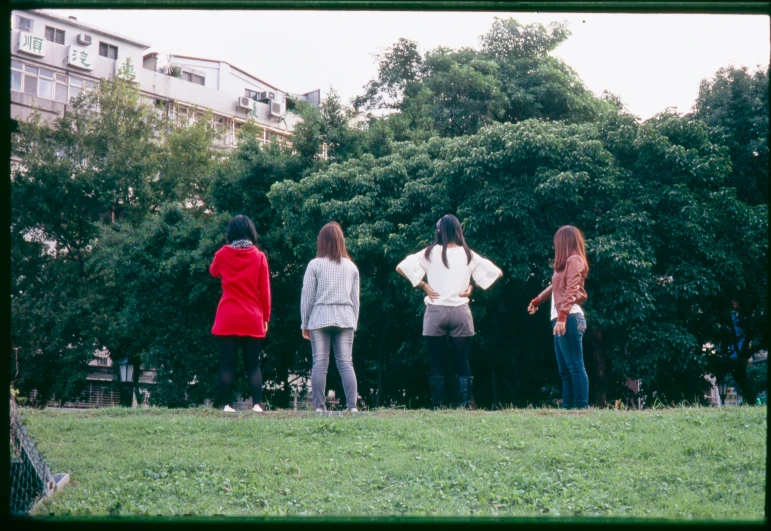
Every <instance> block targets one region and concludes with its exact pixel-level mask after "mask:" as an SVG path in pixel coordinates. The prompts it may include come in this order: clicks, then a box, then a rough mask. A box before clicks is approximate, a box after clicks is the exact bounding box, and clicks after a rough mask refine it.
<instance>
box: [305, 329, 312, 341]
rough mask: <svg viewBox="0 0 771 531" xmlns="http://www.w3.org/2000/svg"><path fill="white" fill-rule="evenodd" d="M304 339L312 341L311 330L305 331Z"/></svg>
mask: <svg viewBox="0 0 771 531" xmlns="http://www.w3.org/2000/svg"><path fill="white" fill-rule="evenodd" d="M303 338H304V339H307V340H309V341H310V339H311V333H310V331H309V330H303Z"/></svg>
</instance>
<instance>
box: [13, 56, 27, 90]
mask: <svg viewBox="0 0 771 531" xmlns="http://www.w3.org/2000/svg"><path fill="white" fill-rule="evenodd" d="M23 69H24V65H23V64H22V63H21V62H20V61H11V90H15V91H17V92H21V80H22V77H23V76H24V74H22V73H21V71H22V70H23Z"/></svg>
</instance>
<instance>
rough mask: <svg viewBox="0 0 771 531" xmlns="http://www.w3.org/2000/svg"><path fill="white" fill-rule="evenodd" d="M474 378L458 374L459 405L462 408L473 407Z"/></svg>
mask: <svg viewBox="0 0 771 531" xmlns="http://www.w3.org/2000/svg"><path fill="white" fill-rule="evenodd" d="M473 380H474V378H473V377H471V376H458V407H459V408H461V409H468V408H469V407H471V390H472V388H473Z"/></svg>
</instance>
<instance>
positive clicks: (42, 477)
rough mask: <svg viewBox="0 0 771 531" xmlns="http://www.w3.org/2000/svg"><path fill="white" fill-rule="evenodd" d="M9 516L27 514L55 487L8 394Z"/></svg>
mask: <svg viewBox="0 0 771 531" xmlns="http://www.w3.org/2000/svg"><path fill="white" fill-rule="evenodd" d="M10 400H11V405H10V410H11V419H10V420H11V506H10V512H11V514H25V513H27V512H29V510H30V509H32V507H33V506H34V504H35V502H36V501H38V500H39V499H40V498H41V497H42V496H44V495H46V494H48V493H49V492H51V491H52V490H54V489H55V488H56V479H57V478H55V477H54V475H53V474H51V471H50V470H49V468H48V465H47V464H46V462H45V460H44V459H43V456H42V455H40V452H39V451H38V449H37V444H36V443H35V442H33V441H32V438H31V437H30V436H29V434H28V433H27V429H26V428H25V427H24V426H23V425H22V423H21V417H20V416H19V411H18V407H17V405H16V400H14V398H13V395H11V398H10Z"/></svg>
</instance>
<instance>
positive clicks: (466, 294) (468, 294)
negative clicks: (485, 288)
mask: <svg viewBox="0 0 771 531" xmlns="http://www.w3.org/2000/svg"><path fill="white" fill-rule="evenodd" d="M473 290H474V286H472V285H471V284H469V285H468V287H467V288H466V289H465V290H464V291H463V292H462V293H461V294H460V297H471V292H472V291H473Z"/></svg>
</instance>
